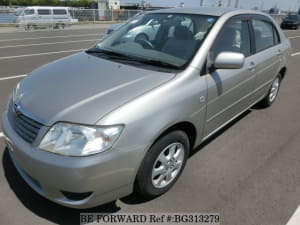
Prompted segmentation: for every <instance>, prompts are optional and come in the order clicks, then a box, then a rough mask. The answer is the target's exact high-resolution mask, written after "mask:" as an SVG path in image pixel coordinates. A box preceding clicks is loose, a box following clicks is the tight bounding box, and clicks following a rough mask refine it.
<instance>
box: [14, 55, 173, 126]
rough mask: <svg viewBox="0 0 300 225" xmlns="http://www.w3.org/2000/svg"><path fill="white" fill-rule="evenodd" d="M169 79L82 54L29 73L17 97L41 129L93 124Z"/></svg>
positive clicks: (170, 76) (154, 73)
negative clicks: (58, 124)
mask: <svg viewBox="0 0 300 225" xmlns="http://www.w3.org/2000/svg"><path fill="white" fill-rule="evenodd" d="M174 76H175V74H174V73H165V72H157V71H152V70H146V69H141V68H137V67H134V66H129V65H124V64H120V63H117V62H112V61H108V60H105V59H102V58H99V57H95V56H92V55H88V54H87V53H85V52H82V53H79V54H75V55H72V56H69V57H66V58H64V59H60V60H58V61H55V62H53V63H50V64H48V65H45V66H43V67H41V68H39V69H37V70H35V71H33V72H32V73H31V74H30V76H28V77H26V78H25V79H24V80H23V81H22V82H21V83H20V85H19V87H18V89H17V94H16V95H17V96H18V99H19V100H18V101H19V102H18V103H19V104H20V106H21V107H22V109H23V111H24V112H26V113H28V115H31V116H32V117H34V118H36V119H38V120H39V121H41V122H42V123H43V124H44V125H49V126H50V125H52V124H53V123H55V122H57V121H69V122H74V123H82V124H95V123H96V122H97V121H98V120H99V119H100V118H102V117H103V116H104V115H106V114H107V113H109V112H110V111H112V110H114V109H116V108H117V107H119V106H121V105H122V104H124V103H126V102H128V101H130V100H132V99H134V98H136V97H137V96H139V95H141V94H143V93H145V92H147V91H149V90H151V89H153V88H155V87H157V86H159V85H161V84H163V83H165V82H167V81H168V80H170V79H172V78H173V77H174Z"/></svg>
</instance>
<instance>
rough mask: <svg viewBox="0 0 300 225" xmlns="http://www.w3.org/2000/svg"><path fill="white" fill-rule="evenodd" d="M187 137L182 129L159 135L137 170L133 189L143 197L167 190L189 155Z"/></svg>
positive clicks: (176, 177)
mask: <svg viewBox="0 0 300 225" xmlns="http://www.w3.org/2000/svg"><path fill="white" fill-rule="evenodd" d="M189 148H190V144H189V139H188V137H187V135H186V133H184V132H183V131H179V130H178V131H173V132H171V133H168V134H167V135H165V136H163V137H161V138H160V139H159V140H158V141H157V142H156V143H155V144H154V145H153V146H152V147H151V148H150V150H149V151H148V153H147V155H146V156H145V158H144V160H143V162H142V164H141V167H140V169H139V171H138V174H137V177H136V182H135V191H136V192H138V193H139V194H141V195H143V196H145V197H155V196H158V195H161V194H163V193H165V192H167V191H168V190H169V189H170V188H171V187H172V186H173V184H174V183H175V182H176V181H177V179H178V178H179V176H180V174H181V172H182V170H183V168H184V166H185V164H186V160H187V157H188V155H189Z"/></svg>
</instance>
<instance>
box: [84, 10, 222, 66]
mask: <svg viewBox="0 0 300 225" xmlns="http://www.w3.org/2000/svg"><path fill="white" fill-rule="evenodd" d="M216 19H217V18H216V17H214V16H207V15H197V14H179V13H177V14H176V13H147V14H144V15H140V16H138V17H137V18H135V19H133V20H132V21H130V22H129V23H127V24H125V25H124V26H122V27H121V28H120V29H118V30H117V31H115V32H114V33H112V34H111V35H109V36H107V37H106V38H104V39H103V40H102V41H101V42H100V43H99V44H97V45H96V46H95V47H94V48H93V49H90V50H89V52H92V51H93V52H97V51H99V52H102V53H107V54H114V55H116V54H118V59H120V57H124V58H125V57H126V59H127V60H128V59H134V61H135V62H141V63H147V64H148V65H149V64H151V63H152V64H153V65H154V64H155V66H161V67H173V68H177V69H183V68H184V67H185V66H186V65H187V64H188V63H189V61H190V60H191V59H192V57H193V56H194V54H195V53H196V51H197V50H198V49H199V47H200V46H201V44H202V42H203V41H204V39H205V37H206V35H207V34H208V32H209V30H210V29H211V27H212V26H213V24H214V23H215V21H216Z"/></svg>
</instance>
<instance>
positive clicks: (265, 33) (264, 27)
mask: <svg viewBox="0 0 300 225" xmlns="http://www.w3.org/2000/svg"><path fill="white" fill-rule="evenodd" d="M252 24H253V29H254V36H255V44H256V51H257V52H259V51H261V50H263V49H266V48H269V47H272V46H273V45H275V44H276V40H275V39H276V38H275V32H274V27H273V25H272V24H271V23H270V22H267V21H263V20H253V21H252ZM277 38H278V37H277Z"/></svg>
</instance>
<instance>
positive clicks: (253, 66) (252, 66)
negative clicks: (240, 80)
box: [248, 62, 256, 71]
mask: <svg viewBox="0 0 300 225" xmlns="http://www.w3.org/2000/svg"><path fill="white" fill-rule="evenodd" d="M255 68H256V65H255V63H254V62H252V63H250V66H248V70H250V71H253V70H255Z"/></svg>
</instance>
